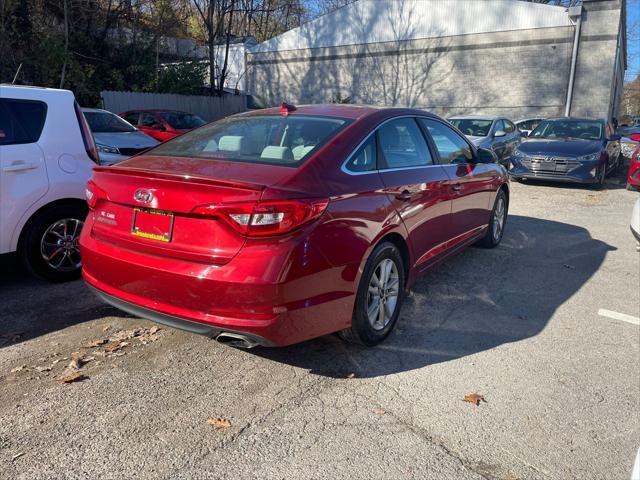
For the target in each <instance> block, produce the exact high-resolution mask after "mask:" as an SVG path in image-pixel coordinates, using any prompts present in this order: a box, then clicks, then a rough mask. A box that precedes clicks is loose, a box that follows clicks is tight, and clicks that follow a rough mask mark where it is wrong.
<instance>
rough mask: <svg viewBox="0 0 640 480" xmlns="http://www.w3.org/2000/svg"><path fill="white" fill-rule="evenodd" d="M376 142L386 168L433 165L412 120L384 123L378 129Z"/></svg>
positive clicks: (402, 119) (424, 142)
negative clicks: (378, 144)
mask: <svg viewBox="0 0 640 480" xmlns="http://www.w3.org/2000/svg"><path fill="white" fill-rule="evenodd" d="M378 141H379V142H380V150H381V152H382V155H383V156H384V161H385V163H386V167H387V168H406V167H422V166H425V165H433V159H432V158H431V154H430V153H429V148H428V147H427V142H426V141H425V139H424V136H423V135H422V132H421V131H420V128H419V127H418V125H417V124H416V122H415V120H414V119H413V118H401V119H398V120H392V121H390V122H387V123H385V124H384V125H382V126H381V127H380V128H379V129H378Z"/></svg>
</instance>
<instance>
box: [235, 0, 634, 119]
mask: <svg viewBox="0 0 640 480" xmlns="http://www.w3.org/2000/svg"><path fill="white" fill-rule="evenodd" d="M625 47H626V40H625V0H584V2H583V5H582V6H581V7H573V8H571V9H567V8H564V7H558V6H550V5H545V4H539V3H530V2H524V1H519V0H383V1H381V0H359V1H357V2H355V3H352V4H350V5H347V6H346V7H343V8H341V9H338V10H336V11H334V12H332V13H329V14H327V15H324V16H322V17H319V18H318V19H316V20H314V21H311V22H309V23H307V24H305V25H303V26H301V27H299V28H296V29H293V30H290V31H288V32H286V33H284V34H282V35H280V36H278V37H275V38H273V39H271V40H268V41H266V42H263V43H261V44H258V45H257V46H255V47H253V48H252V49H251V51H250V53H248V55H247V81H248V91H249V92H250V93H254V94H257V95H259V96H261V97H263V98H264V99H265V100H266V101H267V103H268V104H274V105H275V104H277V103H279V102H281V101H282V99H286V100H287V101H288V102H292V103H299V104H302V103H327V102H352V103H366V104H374V105H387V106H411V107H419V108H424V109H427V110H431V111H434V112H436V113H439V114H441V115H447V116H448V115H452V114H480V113H481V114H495V115H505V116H508V117H510V118H513V119H517V118H522V117H527V116H538V115H542V116H559V115H564V114H565V112H566V111H567V110H568V111H569V112H570V114H571V115H574V116H591V117H615V116H617V115H618V109H619V103H620V96H621V94H622V80H623V77H624V69H625V68H626V52H625ZM572 72H573V73H572ZM571 86H573V88H571Z"/></svg>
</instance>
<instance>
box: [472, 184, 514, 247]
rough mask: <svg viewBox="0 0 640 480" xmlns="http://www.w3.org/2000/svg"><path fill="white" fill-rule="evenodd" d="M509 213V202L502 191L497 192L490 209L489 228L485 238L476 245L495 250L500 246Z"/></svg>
mask: <svg viewBox="0 0 640 480" xmlns="http://www.w3.org/2000/svg"><path fill="white" fill-rule="evenodd" d="M508 213H509V201H508V199H507V194H506V193H505V191H504V190H502V189H501V190H498V193H497V195H496V199H495V201H494V202H493V208H492V209H491V218H490V220H489V228H488V229H487V233H485V236H484V237H482V238H481V239H480V241H478V243H477V245H478V246H480V247H483V248H495V247H497V246H498V245H500V242H501V241H502V237H503V236H504V227H505V226H506V224H507V216H508Z"/></svg>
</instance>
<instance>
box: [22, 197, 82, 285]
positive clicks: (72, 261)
mask: <svg viewBox="0 0 640 480" xmlns="http://www.w3.org/2000/svg"><path fill="white" fill-rule="evenodd" d="M87 211H88V209H87V207H84V206H82V205H80V204H60V205H54V206H52V207H49V208H46V209H44V210H42V211H40V212H38V213H37V214H36V215H35V216H34V217H33V218H31V219H30V220H29V222H27V225H26V226H25V228H24V230H23V234H22V238H21V245H20V254H21V257H22V262H23V263H24V265H25V267H26V268H27V270H29V271H30V272H31V273H32V274H34V275H36V276H38V277H41V278H44V279H46V280H49V281H51V282H66V281H69V280H74V279H76V278H78V277H80V272H81V269H82V263H81V260H80V250H79V247H78V240H79V238H80V232H81V231H82V226H83V224H84V220H85V218H86V216H87ZM46 257H48V259H47V258H46Z"/></svg>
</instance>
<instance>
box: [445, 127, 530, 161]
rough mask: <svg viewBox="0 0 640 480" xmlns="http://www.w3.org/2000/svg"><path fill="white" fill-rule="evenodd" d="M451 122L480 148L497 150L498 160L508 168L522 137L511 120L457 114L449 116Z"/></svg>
mask: <svg viewBox="0 0 640 480" xmlns="http://www.w3.org/2000/svg"><path fill="white" fill-rule="evenodd" d="M449 123H451V124H452V125H453V126H455V127H456V128H458V130H460V131H461V132H462V133H464V134H465V135H466V136H467V137H468V138H469V140H471V141H472V142H473V143H474V144H475V145H476V146H477V147H478V148H486V149H489V150H492V151H493V152H495V154H496V156H497V157H498V161H499V162H500V163H501V164H502V165H504V166H505V167H507V168H508V166H509V159H510V158H511V155H512V154H513V151H514V150H515V149H516V147H517V146H518V145H519V144H520V141H521V137H522V136H521V134H520V131H519V130H518V129H517V128H516V126H515V125H514V124H513V122H512V121H511V120H508V119H506V118H501V117H499V118H492V117H476V116H469V117H462V116H455V117H451V118H449Z"/></svg>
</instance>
